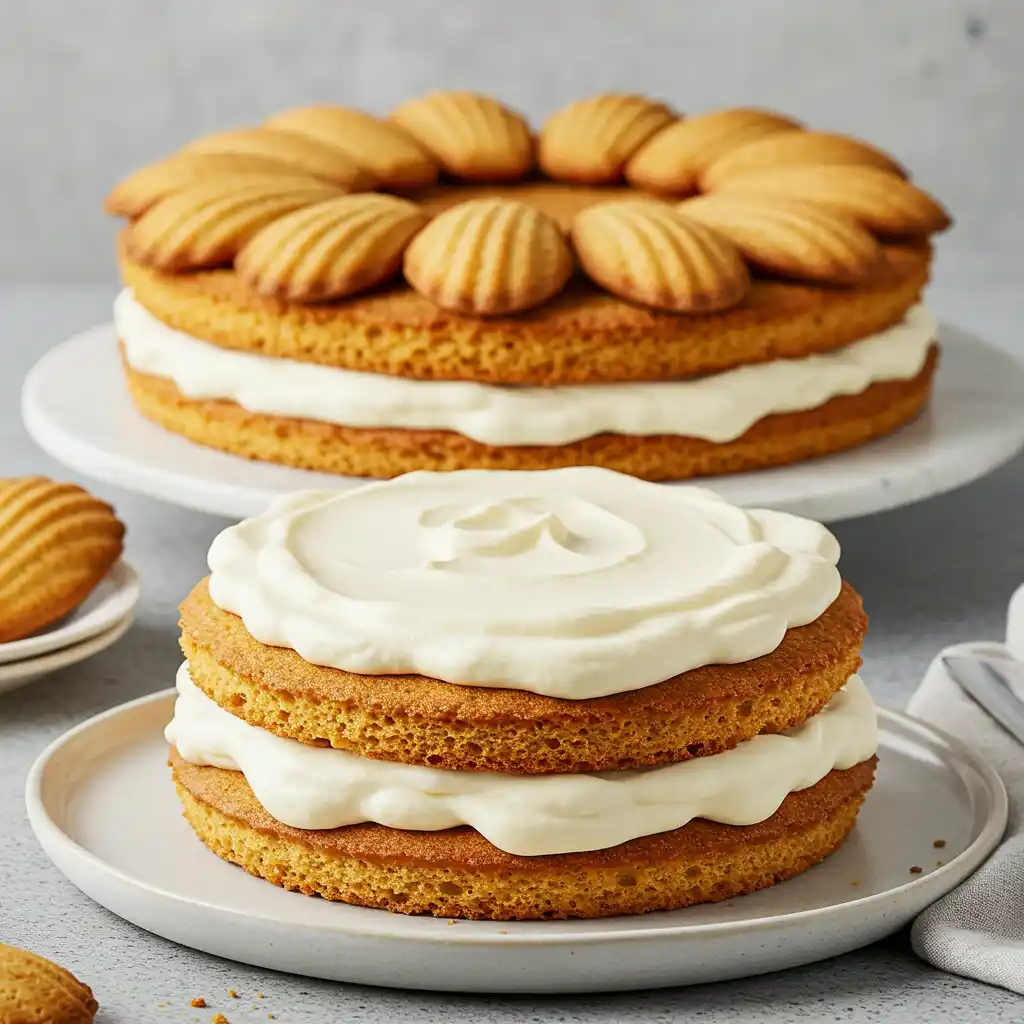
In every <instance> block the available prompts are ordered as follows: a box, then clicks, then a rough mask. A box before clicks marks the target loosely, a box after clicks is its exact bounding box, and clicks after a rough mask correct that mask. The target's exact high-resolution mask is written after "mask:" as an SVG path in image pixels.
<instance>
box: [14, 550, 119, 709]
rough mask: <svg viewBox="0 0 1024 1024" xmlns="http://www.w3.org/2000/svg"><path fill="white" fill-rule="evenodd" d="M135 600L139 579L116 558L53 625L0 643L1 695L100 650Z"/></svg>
mask: <svg viewBox="0 0 1024 1024" xmlns="http://www.w3.org/2000/svg"><path fill="white" fill-rule="evenodd" d="M138 599H139V578H138V576H137V575H136V572H135V570H134V569H133V568H132V567H131V566H130V565H128V563H127V562H124V561H119V562H117V563H115V565H114V566H113V568H111V570H110V571H109V572H108V573H107V575H106V576H104V577H103V579H102V580H100V582H99V583H98V584H97V586H96V588H95V589H94V590H93V592H92V593H91V594H90V595H89V597H88V598H87V599H86V600H85V601H84V602H83V603H82V604H80V605H79V606H78V607H77V608H76V609H75V610H74V611H73V612H71V614H70V615H67V616H65V617H64V618H63V619H61V620H60V621H59V622H55V623H54V624H53V625H52V626H49V627H48V628H47V629H44V630H42V631H41V632H39V633H35V634H34V635H32V636H28V637H25V638H24V639H22V640H12V641H11V642H9V643H6V644H0V693H3V692H5V691H6V690H13V689H14V688H15V687H16V686H21V685H22V684H24V683H27V682H29V681H30V680H32V679H38V678H39V677H40V676H44V675H47V674H48V673H50V672H55V671H56V670H57V669H60V668H66V667H67V666H68V665H74V664H75V663H77V662H79V661H84V660H85V659H86V658H91V657H92V656H93V655H94V654H98V653H99V652H100V651H102V650H105V649H106V648H107V647H109V646H110V645H111V644H113V643H114V642H116V641H117V640H119V639H120V638H121V637H122V636H124V634H125V633H126V632H127V631H128V627H129V626H131V624H132V617H133V615H134V612H135V605H136V603H137V602H138Z"/></svg>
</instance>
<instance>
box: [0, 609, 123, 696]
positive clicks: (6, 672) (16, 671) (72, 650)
mask: <svg viewBox="0 0 1024 1024" xmlns="http://www.w3.org/2000/svg"><path fill="white" fill-rule="evenodd" d="M131 624H132V616H131V615H130V614H129V615H126V616H125V617H124V618H123V619H121V621H120V622H116V623H115V624H114V625H113V626H111V627H110V629H107V630H105V631H104V632H102V633H100V634H99V636H94V637H92V638H91V639H89V640H83V641H82V642H81V643H79V644H72V645H71V646H70V647H62V648H61V649H60V650H58V651H52V652H51V653H50V654H44V655H41V656H40V657H38V658H27V659H26V660H25V661H12V662H10V663H9V664H7V665H0V693H6V692H7V691H8V690H13V689H15V688H16V687H18V686H24V685H25V683H28V682H31V681H32V680H33V679H38V678H40V676H46V675H49V674H50V673H51V672H56V671H57V669H61V668H67V667H68V666H69V665H76V664H78V662H80V661H85V659H86V658H91V657H92V656H93V655H94V654H99V653H100V651H105V650H106V649H107V648H108V647H109V646H110V645H111V644H114V643H117V641H118V640H120V639H121V637H123V636H124V635H125V633H127V632H128V628H129V627H130V626H131Z"/></svg>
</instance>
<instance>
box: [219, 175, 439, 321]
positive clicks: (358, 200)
mask: <svg viewBox="0 0 1024 1024" xmlns="http://www.w3.org/2000/svg"><path fill="white" fill-rule="evenodd" d="M426 223H427V216H426V214H425V213H423V212H422V210H420V208H419V207H418V206H416V205H415V204H413V203H410V202H409V201H408V200H405V199H396V198H395V197H394V196H381V195H376V194H374V193H365V192H364V193H359V194H357V195H351V196H341V197H340V198H339V199H331V200H328V201H327V202H324V203H317V204H316V205H315V206H307V207H305V208H303V209H301V210H296V211H295V212H294V213H291V214H288V215H286V216H284V217H282V218H281V219H280V220H275V221H273V222H272V223H270V224H268V225H267V226H266V227H264V228H262V229H261V230H260V231H258V232H256V234H255V235H253V236H252V238H250V239H249V241H248V242H247V243H246V244H245V246H244V247H243V248H242V250H241V252H239V254H238V258H237V260H236V261H235V267H236V269H237V271H238V274H239V276H240V277H241V278H242V279H243V280H244V281H245V282H246V283H247V284H248V285H249V287H250V288H252V289H253V291H255V292H258V293H259V294H260V295H273V296H276V297H278V298H281V299H289V300H301V301H303V302H312V301H316V302H321V301H325V300H328V299H336V298H340V297H342V296H344V295H353V294H355V293H356V292H360V291H364V290H365V289H367V288H372V287H373V286H374V285H377V284H380V283H381V282H382V281H387V280H388V279H389V278H392V277H394V276H395V275H396V274H397V273H398V271H399V268H400V267H401V266H402V254H403V253H404V252H405V247H406V245H407V244H408V243H409V239H411V238H412V237H413V235H415V234H416V232H417V231H419V230H420V229H421V228H422V227H423V226H424V224H426Z"/></svg>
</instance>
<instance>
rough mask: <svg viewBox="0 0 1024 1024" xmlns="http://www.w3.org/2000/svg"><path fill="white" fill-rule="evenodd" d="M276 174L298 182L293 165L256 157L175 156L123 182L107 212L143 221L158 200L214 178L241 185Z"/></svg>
mask: <svg viewBox="0 0 1024 1024" xmlns="http://www.w3.org/2000/svg"><path fill="white" fill-rule="evenodd" d="M273 174H279V175H283V176H285V177H292V178H294V177H295V176H296V174H297V172H296V170H295V168H294V167H293V166H292V165H290V164H287V163H282V162H281V161H280V160H275V159H274V158H273V157H269V156H258V155H256V154H253V153H174V154H172V155H171V156H169V157H167V158H166V159H164V160H160V161H158V162H157V163H153V164H149V165H147V166H146V167H141V168H139V170H137V171H135V172H134V173H133V174H130V175H129V176H128V177H127V178H125V179H124V180H123V181H121V182H119V183H118V184H117V185H116V186H115V187H114V188H113V189H112V190H111V192H110V194H109V195H108V196H107V199H106V202H105V204H104V209H106V211H107V212H108V213H114V214H118V215H119V216H122V217H130V218H135V217H141V216H142V214H144V213H145V212H146V210H148V209H149V208H150V207H151V206H152V205H153V204H154V203H155V202H157V201H158V200H160V199H163V198H164V197H165V196H169V195H173V194H174V193H175V192H180V191H181V190H182V189H183V188H188V187H189V186H191V185H198V184H201V183H202V182H204V181H210V180H211V179H214V178H229V179H231V180H232V181H236V182H240V181H241V180H242V179H244V178H246V177H248V176H252V175H255V176H257V177H266V176H267V175H273Z"/></svg>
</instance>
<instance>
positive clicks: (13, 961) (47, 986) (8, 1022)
mask: <svg viewBox="0 0 1024 1024" xmlns="http://www.w3.org/2000/svg"><path fill="white" fill-rule="evenodd" d="M97 1009H99V1004H98V1003H97V1002H96V1000H95V998H94V997H93V994H92V989H91V988H89V986H88V985H83V984H82V982H80V981H79V980H78V979H77V978H76V977H75V976H74V975H73V974H72V973H71V972H70V971H68V970H65V969H64V968H63V967H61V966H60V965H59V964H55V963H53V961H51V960H46V959H44V958H43V957H41V956H36V954H35V953H29V952H27V951H26V950H23V949H16V948H15V947H14V946H5V945H4V944H3V943H0V1024H89V1022H90V1021H92V1019H93V1017H95V1015H96V1011H97Z"/></svg>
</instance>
